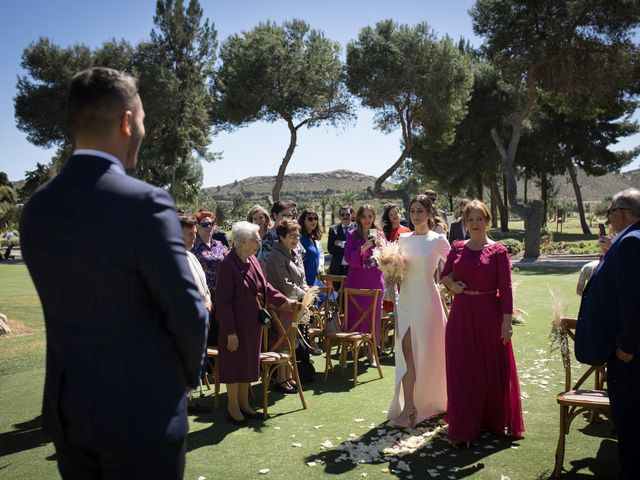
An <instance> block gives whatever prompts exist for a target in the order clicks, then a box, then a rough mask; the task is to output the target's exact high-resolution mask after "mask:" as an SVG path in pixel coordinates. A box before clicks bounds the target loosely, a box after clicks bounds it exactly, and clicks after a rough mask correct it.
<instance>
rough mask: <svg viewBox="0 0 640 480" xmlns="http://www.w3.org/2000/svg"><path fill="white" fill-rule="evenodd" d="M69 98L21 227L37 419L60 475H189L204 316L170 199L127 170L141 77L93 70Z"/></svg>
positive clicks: (137, 125)
mask: <svg viewBox="0 0 640 480" xmlns="http://www.w3.org/2000/svg"><path fill="white" fill-rule="evenodd" d="M67 107H68V112H69V118H70V121H71V128H72V131H73V133H74V140H75V152H74V154H73V156H71V158H69V160H68V161H67V163H66V165H65V166H64V167H63V168H62V170H61V171H60V173H59V174H58V176H57V177H55V178H54V179H53V180H51V181H50V182H49V183H47V184H46V185H44V186H43V187H42V188H40V189H39V190H38V191H36V192H35V193H34V194H33V195H32V196H31V199H30V200H29V201H28V202H27V204H26V205H25V208H24V213H23V215H22V222H21V232H20V233H21V241H22V245H21V246H22V253H23V256H24V260H25V263H26V264H27V267H28V268H29V273H30V274H31V277H32V279H33V282H34V284H35V286H36V289H37V291H38V295H39V296H40V300H41V302H42V308H43V311H44V318H45V324H46V330H47V354H46V358H47V369H46V379H45V391H44V400H43V414H42V422H43V428H44V430H45V431H46V432H47V433H48V434H49V435H50V436H51V437H52V438H53V441H54V444H55V449H56V454H57V460H58V468H59V470H60V473H61V475H62V477H63V478H74V479H75V478H82V479H93V478H96V479H98V478H100V479H102V478H113V479H116V478H117V479H121V478H127V479H129V478H166V479H168V478H171V479H174V478H182V476H183V472H184V459H185V439H186V434H187V430H188V422H187V392H188V391H189V389H190V388H195V387H196V386H197V385H198V382H199V376H200V370H201V365H202V362H203V360H204V348H205V339H206V331H207V315H206V310H205V308H204V305H203V302H202V301H201V300H200V298H199V296H198V290H197V288H196V286H195V284H194V281H193V276H192V275H191V272H190V271H189V266H188V263H187V258H186V254H185V250H184V242H183V238H182V232H181V230H180V224H179V223H178V220H177V216H176V210H175V206H174V203H173V201H172V200H171V198H170V196H169V195H168V194H167V193H166V192H165V191H163V190H161V189H159V188H156V187H152V186H150V185H147V184H146V183H144V182H141V181H139V180H136V179H134V178H131V177H129V176H127V175H126V173H125V168H132V167H134V166H135V164H136V160H137V154H138V148H139V146H140V143H141V141H142V138H143V137H144V133H145V130H144V124H143V119H144V109H143V107H142V102H141V101H140V97H139V95H138V85H137V81H136V80H135V79H134V78H133V77H131V76H130V75H127V74H125V73H121V72H118V71H116V70H111V69H107V68H93V69H89V70H85V71H83V72H80V73H78V74H77V75H75V76H74V77H73V79H72V81H71V84H70V87H69V94H68V102H67ZM149 388H152V389H153V390H149Z"/></svg>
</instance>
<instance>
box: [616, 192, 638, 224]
mask: <svg viewBox="0 0 640 480" xmlns="http://www.w3.org/2000/svg"><path fill="white" fill-rule="evenodd" d="M611 205H612V206H615V207H616V208H623V209H625V210H626V211H628V212H629V215H630V216H631V217H633V219H635V221H638V220H640V190H638V189H637V188H627V189H626V190H622V191H621V192H618V193H616V194H615V195H614V196H613V199H612V200H611Z"/></svg>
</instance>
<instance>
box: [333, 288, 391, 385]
mask: <svg viewBox="0 0 640 480" xmlns="http://www.w3.org/2000/svg"><path fill="white" fill-rule="evenodd" d="M380 295H382V291H381V290H380V289H375V290H370V289H360V288H345V289H344V298H345V304H346V305H347V307H348V306H353V307H354V310H356V311H357V312H358V313H357V314H356V318H355V319H349V317H348V315H349V308H345V314H344V317H343V318H344V322H342V325H341V328H340V331H339V332H337V333H335V334H329V333H326V334H325V357H326V362H325V368H324V380H325V382H326V381H327V377H328V375H329V370H332V369H333V366H332V364H331V346H332V344H336V345H338V346H341V347H344V348H341V351H340V367H341V370H342V371H344V368H345V363H346V357H347V353H348V352H349V351H351V352H352V354H353V384H354V386H355V385H357V384H358V359H359V352H360V348H361V347H363V346H369V348H370V349H371V351H372V352H373V358H374V361H375V363H376V365H377V367H378V374H379V375H380V378H383V375H382V369H381V368H380V361H379V360H378V351H377V348H376V346H377V342H376V337H375V335H374V332H375V323H376V313H377V310H378V298H379V296H380ZM358 298H370V299H371V300H372V301H371V305H369V307H368V308H362V306H361V304H360V303H359V302H358ZM350 320H353V321H350ZM366 321H370V322H371V324H370V327H371V330H370V332H362V331H360V328H359V327H360V325H363V324H364V322H366ZM347 325H348V327H347Z"/></svg>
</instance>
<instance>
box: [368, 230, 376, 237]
mask: <svg viewBox="0 0 640 480" xmlns="http://www.w3.org/2000/svg"><path fill="white" fill-rule="evenodd" d="M369 236H370V237H373V238H378V229H377V228H370V229H369Z"/></svg>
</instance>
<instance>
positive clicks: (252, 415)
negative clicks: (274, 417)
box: [240, 409, 263, 420]
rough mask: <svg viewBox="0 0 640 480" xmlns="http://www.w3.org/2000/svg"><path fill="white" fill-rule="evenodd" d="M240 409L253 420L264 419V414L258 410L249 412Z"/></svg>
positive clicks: (246, 416)
mask: <svg viewBox="0 0 640 480" xmlns="http://www.w3.org/2000/svg"><path fill="white" fill-rule="evenodd" d="M240 411H241V412H242V415H244V417H245V418H250V419H252V420H262V417H263V415H262V414H261V413H258V412H253V413H251V412H247V411H245V410H243V409H240Z"/></svg>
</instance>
